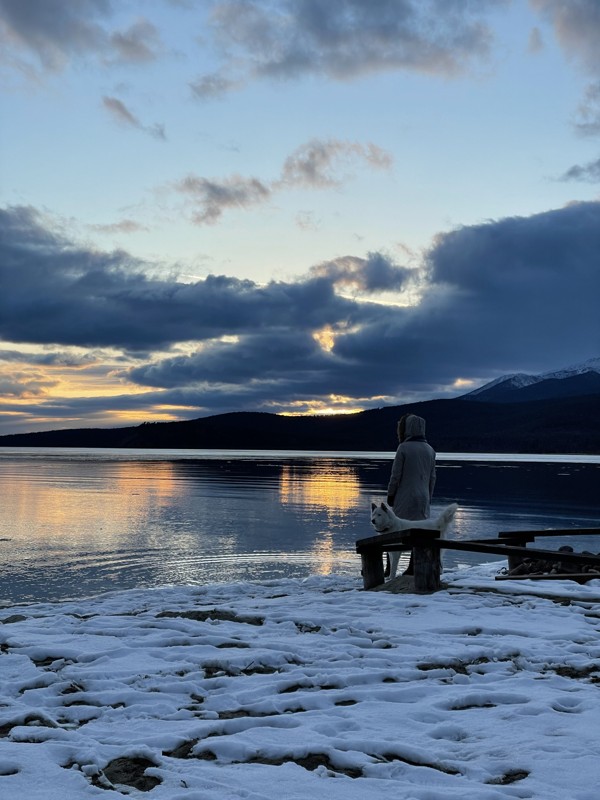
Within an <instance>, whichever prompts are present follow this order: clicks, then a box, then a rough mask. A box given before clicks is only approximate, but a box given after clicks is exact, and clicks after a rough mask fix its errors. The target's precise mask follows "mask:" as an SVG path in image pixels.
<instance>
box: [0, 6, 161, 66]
mask: <svg viewBox="0 0 600 800" xmlns="http://www.w3.org/2000/svg"><path fill="white" fill-rule="evenodd" d="M113 11H114V4H113V3H112V2H111V0H0V42H1V43H2V45H3V47H4V49H5V52H6V53H11V54H13V55H14V58H15V59H16V61H17V63H19V62H20V64H21V67H22V68H24V69H25V68H26V67H27V63H28V62H23V61H22V59H21V56H22V55H25V56H33V62H29V68H33V69H34V71H36V70H37V65H38V64H39V65H40V66H41V67H42V68H43V69H44V70H51V71H58V70H60V69H63V68H64V67H65V66H66V65H67V63H68V62H69V61H70V60H71V59H73V58H85V59H89V58H90V57H98V58H101V59H103V60H105V61H107V62H108V61H113V62H128V63H144V62H147V61H151V60H153V59H154V58H156V57H157V55H158V54H159V53H160V51H161V44H160V38H159V34H158V31H157V29H156V28H155V27H154V26H153V25H152V24H151V23H150V22H148V21H147V20H145V19H140V20H138V21H136V22H135V23H134V24H133V25H131V26H130V27H129V28H128V29H127V30H125V31H112V30H110V19H111V17H112V14H113Z"/></svg>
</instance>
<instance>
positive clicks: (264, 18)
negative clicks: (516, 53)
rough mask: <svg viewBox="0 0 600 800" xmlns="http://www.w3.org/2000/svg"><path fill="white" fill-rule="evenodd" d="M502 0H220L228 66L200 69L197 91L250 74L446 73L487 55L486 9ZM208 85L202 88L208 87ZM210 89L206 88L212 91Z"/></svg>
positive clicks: (216, 15)
mask: <svg viewBox="0 0 600 800" xmlns="http://www.w3.org/2000/svg"><path fill="white" fill-rule="evenodd" d="M503 5H506V2H505V0H480V2H478V3H473V2H471V1H470V0H452V2H448V0H370V2H368V3H367V2H365V1H364V0H336V2H330V0H281V2H278V3H276V4H275V6H274V5H273V3H271V2H268V1H267V0H244V2H241V1H240V0H220V2H217V3H216V4H215V8H214V11H213V14H212V25H213V28H214V31H215V35H216V38H217V41H219V42H220V43H221V45H222V48H223V52H224V54H225V57H224V65H223V68H222V70H221V71H220V72H219V73H216V74H213V75H210V76H203V77H202V78H200V79H199V81H198V82H197V84H196V87H198V89H199V91H197V94H199V95H204V96H206V95H208V94H213V95H214V94H215V90H216V89H218V88H222V89H224V90H226V89H228V88H231V86H237V85H239V83H240V81H241V80H242V79H241V77H240V74H242V73H243V74H244V77H245V78H247V79H253V78H254V79H256V78H261V77H268V78H275V79H289V78H297V77H299V76H302V75H311V74H312V75H326V76H328V77H330V78H333V79H336V80H348V79H352V78H356V77H359V76H361V75H365V74H368V73H370V72H374V71H386V70H387V71H389V70H401V69H409V70H417V71H420V72H427V73H437V74H441V75H444V76H448V75H450V74H453V73H457V72H460V71H462V70H463V69H465V68H466V67H467V66H468V65H470V64H471V63H472V62H473V61H476V60H478V59H482V58H486V57H487V56H488V54H489V51H490V46H491V41H492V35H491V32H490V29H489V27H488V26H487V24H486V23H485V22H484V20H483V16H484V14H485V13H487V12H488V11H489V10H490V8H493V7H495V6H503ZM203 88H204V90H203ZM207 90H209V91H207Z"/></svg>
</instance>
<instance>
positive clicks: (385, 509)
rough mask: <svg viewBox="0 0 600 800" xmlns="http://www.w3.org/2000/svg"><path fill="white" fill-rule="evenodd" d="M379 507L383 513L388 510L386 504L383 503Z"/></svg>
mask: <svg viewBox="0 0 600 800" xmlns="http://www.w3.org/2000/svg"><path fill="white" fill-rule="evenodd" d="M381 507H382V508H383V510H384V511H387V510H388V507H387V506H386V504H385V503H382V504H381Z"/></svg>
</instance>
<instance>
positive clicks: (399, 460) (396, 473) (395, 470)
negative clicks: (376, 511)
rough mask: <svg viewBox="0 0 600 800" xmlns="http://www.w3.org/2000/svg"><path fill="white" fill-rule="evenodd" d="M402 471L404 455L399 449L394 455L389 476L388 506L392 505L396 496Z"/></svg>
mask: <svg viewBox="0 0 600 800" xmlns="http://www.w3.org/2000/svg"><path fill="white" fill-rule="evenodd" d="M403 469H404V453H403V451H402V449H401V448H400V447H399V448H398V449H397V450H396V455H395V456H394V461H393V463H392V474H391V476H390V482H389V483H388V489H387V501H388V503H389V505H393V504H394V497H395V496H396V492H397V491H398V487H399V486H400V481H401V480H402V471H403Z"/></svg>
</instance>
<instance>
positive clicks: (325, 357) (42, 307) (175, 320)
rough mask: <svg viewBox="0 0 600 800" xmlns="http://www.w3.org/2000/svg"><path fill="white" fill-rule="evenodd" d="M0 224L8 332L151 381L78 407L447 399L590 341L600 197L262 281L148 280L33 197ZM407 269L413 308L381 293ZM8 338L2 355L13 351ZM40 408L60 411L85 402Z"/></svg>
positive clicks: (595, 346)
mask: <svg viewBox="0 0 600 800" xmlns="http://www.w3.org/2000/svg"><path fill="white" fill-rule="evenodd" d="M0 233H1V234H2V235H1V236H0V241H1V242H2V245H1V250H0V337H1V338H2V339H3V340H4V341H5V342H14V343H30V344H36V343H37V344H42V345H48V346H49V345H52V346H53V350H52V351H51V352H54V353H55V354H57V353H60V352H61V351H64V349H65V347H66V346H72V345H77V346H79V347H80V348H90V349H92V350H94V349H97V348H102V347H112V348H116V349H118V350H120V351H121V352H123V353H130V354H132V353H135V355H136V358H137V363H136V365H135V366H128V364H127V361H123V362H122V363H123V367H122V368H121V372H120V373H119V376H120V378H121V381H123V382H125V384H129V386H130V387H134V386H135V387H137V388H138V390H139V388H140V387H143V388H147V389H149V390H150V391H149V392H148V393H144V394H142V395H141V396H135V397H132V398H130V399H127V398H125V397H123V399H121V400H120V401H119V400H116V399H114V398H112V399H110V398H100V397H98V398H88V399H86V398H82V400H81V405H80V406H79V408H80V412H81V413H82V414H85V413H88V411H86V409H88V410H89V413H91V409H92V408H93V409H94V413H97V412H98V409H99V408H100V407H101V406H102V403H103V402H104V403H105V408H107V409H116V408H122V409H125V408H128V409H139V410H140V413H142V410H143V409H151V408H152V404H160V405H161V406H175V407H177V408H184V410H183V411H182V412H181V413H182V415H184V414H185V415H188V414H189V415H193V414H194V412H196V415H199V414H201V413H204V414H209V413H219V412H222V411H224V410H249V409H254V410H270V411H279V410H296V409H306V408H311V407H312V408H315V407H318V404H321V407H323V406H327V407H331V406H332V405H333V406H335V407H339V408H345V407H357V406H359V407H363V408H368V407H372V406H375V405H383V404H384V403H402V402H408V401H409V400H414V399H427V398H428V397H430V396H431V395H432V394H434V395H435V394H437V395H438V396H439V395H444V394H453V393H456V392H457V389H455V388H454V386H455V384H456V382H457V380H458V379H462V380H474V381H480V382H483V381H484V380H488V379H489V378H490V377H495V376H497V375H500V374H503V373H506V372H514V371H519V370H521V371H533V372H536V371H538V372H540V371H544V370H545V369H550V368H555V367H557V366H561V365H567V364H571V363H576V362H580V361H582V360H583V359H584V358H588V357H592V356H597V355H598V352H599V348H600V323H599V322H598V313H597V298H598V296H600V272H599V271H598V269H597V254H598V252H600V202H595V203H594V202H588V203H577V204H573V205H570V206H568V207H565V208H561V209H556V210H553V211H548V212H545V213H543V214H536V215H533V216H530V217H514V218H506V219H500V220H491V221H489V222H486V223H483V224H480V225H475V226H465V227H460V228H457V229H455V230H451V231H448V232H445V233H442V234H440V235H438V237H436V239H435V241H434V242H433V245H432V247H431V249H430V250H429V252H428V253H427V254H426V257H425V259H424V262H423V264H422V266H421V269H417V270H414V269H413V270H409V269H407V268H405V267H402V266H401V265H398V264H396V263H394V262H393V261H392V260H391V259H390V258H389V257H386V256H385V255H384V254H382V253H370V254H368V255H367V256H366V257H364V258H362V257H358V256H352V255H347V256H344V257H340V258H338V259H334V260H331V261H328V262H324V263H322V264H319V265H316V266H314V267H313V268H312V269H310V270H309V271H308V272H307V273H306V274H305V275H303V276H300V277H299V278H298V279H297V280H296V281H293V282H283V281H272V282H270V283H268V284H267V285H265V286H260V285H258V284H255V283H253V282H252V281H247V280H246V281H241V280H238V279H235V278H230V277H227V276H215V275H211V276H209V277H207V278H206V279H203V280H200V281H198V282H196V283H194V284H180V283H177V282H176V281H174V280H156V279H151V278H149V277H147V275H146V274H145V271H147V269H148V265H146V264H144V263H142V262H139V261H136V260H135V259H132V258H131V257H130V256H128V255H127V254H126V253H124V252H123V251H116V252H113V253H104V252H99V251H95V250H91V249H89V248H86V247H83V246H79V245H77V244H76V243H73V242H70V241H68V240H67V239H65V238H64V237H61V236H60V235H59V234H57V233H56V232H54V231H53V230H52V229H51V227H50V226H49V225H48V222H47V221H46V220H44V218H43V217H41V216H40V215H39V214H37V213H36V212H35V211H34V210H33V209H29V208H25V209H23V208H21V209H6V210H4V211H2V212H0ZM415 280H416V281H418V286H419V297H420V299H419V301H418V302H417V304H416V305H412V306H411V305H403V306H400V305H397V304H396V302H393V303H386V302H385V301H384V300H383V299H382V296H381V293H382V292H390V291H393V292H396V293H403V292H407V291H408V290H409V289H411V288H412V287H413V285H414V281H415ZM349 292H351V295H349ZM386 296H387V295H386ZM393 299H394V301H397V300H399V299H400V294H399V295H398V296H397V297H395V298H393ZM178 346H179V350H180V352H179V353H177V354H175V353H174V352H171V353H170V354H169V348H175V347H178ZM16 349H17V348H16V347H13V348H12V350H11V348H9V347H7V348H6V351H8V354H6V351H5V354H6V358H7V359H8V360H10V359H11V358H13V356H11V352H13V353H14V350H16ZM67 352H68V351H67ZM185 353H189V355H186V354H185ZM96 355H97V354H96ZM36 363H37V367H38V369H41V368H42V366H43V363H42V362H41V361H38V362H36ZM112 363H113V369H114V363H115V358H114V356H113V358H112ZM129 363H131V362H129ZM463 391H464V390H463ZM48 402H52V403H55V404H56V405H57V406H59V407H60V408H59V409H58V410H56V411H53V412H52V413H55V414H63V413H64V414H66V413H67V412H66V410H64V409H67V408H68V409H69V410H70V411H69V413H72V412H73V408H74V406H76V405H77V403H78V402H79V401H77V400H73V399H72V398H71V399H62V400H61V399H60V398H55V399H54V400H51V401H50V400H49V401H48ZM119 403H120V405H119ZM315 404H317V405H315ZM61 409H63V410H61ZM48 413H50V412H48Z"/></svg>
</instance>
